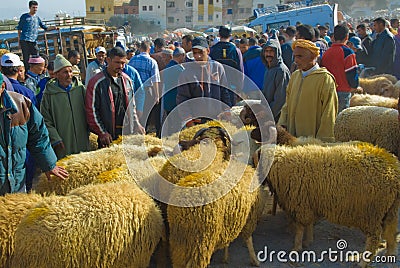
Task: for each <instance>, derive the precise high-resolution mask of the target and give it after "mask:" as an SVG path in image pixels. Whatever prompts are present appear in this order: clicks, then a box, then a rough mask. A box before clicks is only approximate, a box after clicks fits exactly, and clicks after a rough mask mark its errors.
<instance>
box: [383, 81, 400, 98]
mask: <svg viewBox="0 0 400 268" xmlns="http://www.w3.org/2000/svg"><path fill="white" fill-rule="evenodd" d="M379 95H381V96H384V97H390V98H397V97H398V94H397V95H396V94H395V88H394V86H393V84H392V82H390V81H385V82H383V83H382V84H381V93H380V94H379Z"/></svg>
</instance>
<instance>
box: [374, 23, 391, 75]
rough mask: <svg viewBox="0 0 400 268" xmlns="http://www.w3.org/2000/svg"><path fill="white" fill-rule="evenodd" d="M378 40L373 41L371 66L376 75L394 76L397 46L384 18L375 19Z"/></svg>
mask: <svg viewBox="0 0 400 268" xmlns="http://www.w3.org/2000/svg"><path fill="white" fill-rule="evenodd" d="M374 29H375V32H376V38H375V40H374V41H372V60H371V65H372V66H373V67H375V74H392V73H393V63H394V57H395V50H396V45H395V41H394V36H393V34H392V33H391V32H390V31H389V29H388V28H386V21H385V19H383V18H380V17H379V18H376V19H374Z"/></svg>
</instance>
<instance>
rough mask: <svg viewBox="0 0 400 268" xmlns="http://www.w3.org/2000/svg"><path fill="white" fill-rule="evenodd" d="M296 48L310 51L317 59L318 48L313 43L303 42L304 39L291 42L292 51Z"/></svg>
mask: <svg viewBox="0 0 400 268" xmlns="http://www.w3.org/2000/svg"><path fill="white" fill-rule="evenodd" d="M296 47H301V48H305V49H307V50H308V51H310V52H311V53H312V54H313V55H314V56H315V57H319V47H317V46H316V45H315V44H314V43H313V42H311V41H308V40H305V39H298V40H296V41H294V42H293V44H292V48H293V50H294V49H295V48H296Z"/></svg>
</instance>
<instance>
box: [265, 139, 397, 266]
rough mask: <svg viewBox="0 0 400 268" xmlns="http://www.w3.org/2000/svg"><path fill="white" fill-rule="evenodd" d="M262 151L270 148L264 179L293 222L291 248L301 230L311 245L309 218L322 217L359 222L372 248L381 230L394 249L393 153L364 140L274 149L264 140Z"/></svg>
mask: <svg viewBox="0 0 400 268" xmlns="http://www.w3.org/2000/svg"><path fill="white" fill-rule="evenodd" d="M261 154H265V155H270V154H274V162H273V164H272V167H271V169H270V170H269V173H268V177H267V180H268V183H269V185H270V186H271V190H272V191H273V192H274V193H275V194H276V197H277V200H278V204H279V205H280V207H281V208H282V209H283V210H284V211H285V212H286V213H287V215H288V216H289V218H290V219H291V220H292V221H293V222H294V224H295V227H296V235H295V240H294V250H296V251H298V250H301V249H302V241H303V235H304V231H305V230H306V238H305V241H304V245H305V246H307V245H309V244H310V243H311V242H312V241H313V224H314V223H315V222H317V221H318V220H319V219H320V218H326V219H327V220H328V221H330V222H332V223H336V224H341V225H345V226H348V227H356V228H359V229H360V230H361V231H362V232H364V234H365V235H366V236H367V240H366V250H368V251H370V252H372V253H375V252H376V250H377V247H378V243H379V242H380V237H381V235H383V238H384V239H386V241H387V254H388V255H393V254H396V246H397V244H396V232H397V222H398V208H399V205H400V167H399V162H398V161H397V158H396V157H395V156H393V155H392V154H390V153H388V152H386V151H385V150H384V149H381V148H378V147H374V146H373V145H370V144H367V143H363V144H360V143H359V144H356V145H352V144H343V145H336V146H318V145H307V146H296V147H288V146H277V147H276V148H274V150H271V147H269V146H267V145H265V146H262V147H261ZM260 163H261V167H262V169H263V172H264V173H267V172H268V170H265V168H263V163H262V161H261V162H260ZM362 265H365V263H362Z"/></svg>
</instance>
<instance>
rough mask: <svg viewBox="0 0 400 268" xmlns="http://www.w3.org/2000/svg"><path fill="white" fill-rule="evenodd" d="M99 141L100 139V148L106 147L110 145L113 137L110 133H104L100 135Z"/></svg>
mask: <svg viewBox="0 0 400 268" xmlns="http://www.w3.org/2000/svg"><path fill="white" fill-rule="evenodd" d="M99 141H100V148H105V147H108V146H110V144H111V142H112V137H111V135H110V133H104V134H100V135H99Z"/></svg>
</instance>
